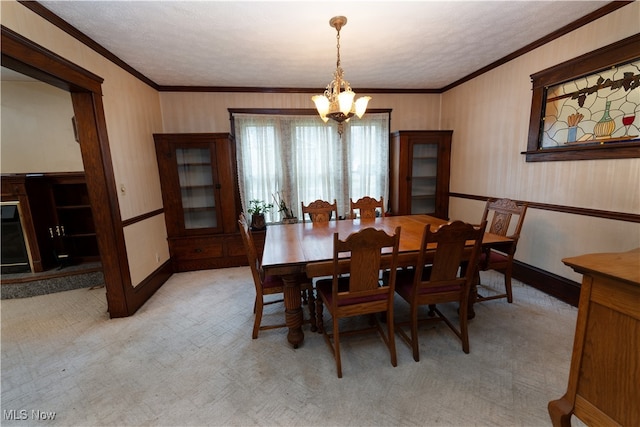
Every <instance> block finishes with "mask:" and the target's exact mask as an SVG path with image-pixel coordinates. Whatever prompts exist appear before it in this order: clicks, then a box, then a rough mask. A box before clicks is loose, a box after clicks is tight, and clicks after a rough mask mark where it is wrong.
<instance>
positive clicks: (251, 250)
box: [238, 213, 264, 296]
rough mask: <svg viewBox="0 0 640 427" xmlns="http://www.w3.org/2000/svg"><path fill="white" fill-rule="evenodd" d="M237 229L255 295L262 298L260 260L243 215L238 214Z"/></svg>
mask: <svg viewBox="0 0 640 427" xmlns="http://www.w3.org/2000/svg"><path fill="white" fill-rule="evenodd" d="M238 228H240V235H241V236H242V243H243V244H244V250H245V251H246V252H247V260H248V261H249V266H250V267H251V275H252V276H253V282H254V284H255V287H256V293H257V294H258V295H259V296H262V281H263V279H264V273H263V271H262V265H261V263H260V258H259V257H258V251H257V250H256V245H255V242H254V240H253V236H252V234H251V230H250V225H249V222H248V221H247V218H246V217H245V215H244V213H240V216H239V218H238Z"/></svg>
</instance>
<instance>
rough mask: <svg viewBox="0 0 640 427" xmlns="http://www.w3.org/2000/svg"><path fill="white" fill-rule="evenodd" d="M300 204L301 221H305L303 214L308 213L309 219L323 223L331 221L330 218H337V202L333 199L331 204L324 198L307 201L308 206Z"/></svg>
mask: <svg viewBox="0 0 640 427" xmlns="http://www.w3.org/2000/svg"><path fill="white" fill-rule="evenodd" d="M300 205H301V206H302V222H306V216H305V214H307V215H309V219H310V220H311V222H313V223H324V222H329V221H331V218H332V217H333V218H335V219H336V220H337V219H338V203H337V201H336V200H335V199H333V204H331V203H329V202H327V201H325V200H316V201H315V202H311V203H309V205H308V206H305V205H304V202H301V203H300Z"/></svg>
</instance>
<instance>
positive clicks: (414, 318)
mask: <svg viewBox="0 0 640 427" xmlns="http://www.w3.org/2000/svg"><path fill="white" fill-rule="evenodd" d="M411 348H412V349H413V360H415V361H416V362H419V361H420V350H419V348H418V304H417V303H413V304H411Z"/></svg>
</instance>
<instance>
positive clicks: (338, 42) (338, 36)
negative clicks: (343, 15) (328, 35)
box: [336, 30, 340, 67]
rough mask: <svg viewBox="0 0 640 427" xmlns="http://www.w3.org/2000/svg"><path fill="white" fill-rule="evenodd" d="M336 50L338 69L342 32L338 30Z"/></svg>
mask: <svg viewBox="0 0 640 427" xmlns="http://www.w3.org/2000/svg"><path fill="white" fill-rule="evenodd" d="M336 48H337V50H338V59H337V61H336V67H340V30H338V34H337V35H336Z"/></svg>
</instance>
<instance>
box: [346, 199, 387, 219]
mask: <svg viewBox="0 0 640 427" xmlns="http://www.w3.org/2000/svg"><path fill="white" fill-rule="evenodd" d="M349 202H350V209H351V212H350V214H351V218H355V217H356V216H355V210H358V211H359V213H360V219H373V218H376V216H378V214H377V213H376V212H377V211H378V209H379V212H380V214H379V216H381V217H382V216H384V197H380V200H376V199H374V198H373V197H369V196H365V197H362V198H360V199H358V200H357V201H355V202H354V201H353V199H349Z"/></svg>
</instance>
